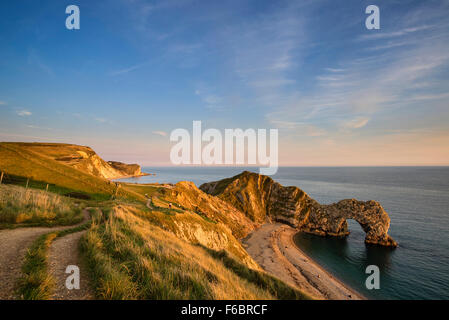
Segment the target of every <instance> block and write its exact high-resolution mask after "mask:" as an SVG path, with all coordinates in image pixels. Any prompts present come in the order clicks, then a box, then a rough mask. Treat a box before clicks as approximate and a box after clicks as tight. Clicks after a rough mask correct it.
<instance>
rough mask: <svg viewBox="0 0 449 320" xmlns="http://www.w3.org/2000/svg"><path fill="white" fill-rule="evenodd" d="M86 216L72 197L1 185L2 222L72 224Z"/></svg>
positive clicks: (0, 218) (0, 208)
mask: <svg viewBox="0 0 449 320" xmlns="http://www.w3.org/2000/svg"><path fill="white" fill-rule="evenodd" d="M81 220H82V215H81V213H80V209H79V208H76V207H74V205H73V203H72V202H71V200H70V199H68V198H64V197H61V196H59V195H56V194H52V193H49V192H45V191H41V190H33V189H25V188H23V187H19V186H13V185H4V184H1V185H0V225H6V224H9V225H14V224H33V225H68V224H74V223H76V222H79V221H81Z"/></svg>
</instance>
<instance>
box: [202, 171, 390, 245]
mask: <svg viewBox="0 0 449 320" xmlns="http://www.w3.org/2000/svg"><path fill="white" fill-rule="evenodd" d="M200 189H201V190H203V191H204V192H206V193H209V194H211V195H214V196H217V197H219V198H220V199H222V200H224V201H226V202H228V203H230V204H232V205H233V206H234V207H235V208H237V209H238V210H240V211H242V212H244V213H245V214H246V215H247V216H248V217H249V218H250V219H251V220H252V221H254V222H256V223H262V222H264V221H273V220H274V221H279V222H283V223H286V224H289V225H291V226H294V227H296V228H298V229H299V230H301V231H304V232H308V233H313V234H317V235H321V236H336V237H344V236H347V235H348V234H349V231H348V225H347V219H354V220H356V221H357V222H358V223H359V224H360V225H361V227H362V228H363V230H364V231H365V233H366V237H365V242H366V243H370V244H377V245H382V246H388V247H396V246H397V243H396V241H394V240H393V239H392V238H391V237H390V236H389V235H388V229H389V227H390V218H389V216H388V214H387V212H385V210H384V209H383V208H382V206H381V205H380V203H378V202H376V201H373V200H370V201H358V200H355V199H346V200H342V201H339V202H338V203H334V204H330V205H321V204H319V203H318V202H317V201H315V200H314V199H312V198H311V197H310V196H309V195H307V194H306V193H305V192H304V191H302V190H301V189H299V188H297V187H284V186H282V185H280V184H279V183H277V182H275V181H274V180H273V179H271V178H270V177H268V176H263V175H259V174H256V173H252V172H248V171H245V172H243V173H241V174H239V175H237V176H235V177H232V178H228V179H224V180H220V181H216V182H210V183H205V184H203V185H201V186H200Z"/></svg>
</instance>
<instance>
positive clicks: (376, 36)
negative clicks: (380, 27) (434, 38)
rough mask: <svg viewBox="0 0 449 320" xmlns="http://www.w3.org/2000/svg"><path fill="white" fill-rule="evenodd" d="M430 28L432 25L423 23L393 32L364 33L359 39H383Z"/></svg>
mask: <svg viewBox="0 0 449 320" xmlns="http://www.w3.org/2000/svg"><path fill="white" fill-rule="evenodd" d="M430 28H432V26H429V25H423V26H418V27H413V28H405V29H402V30H399V31H395V32H385V33H384V32H382V33H375V34H365V35H362V36H361V37H360V38H359V39H360V40H375V39H385V38H396V37H401V36H405V35H409V34H412V33H415V32H418V31H423V30H427V29H430Z"/></svg>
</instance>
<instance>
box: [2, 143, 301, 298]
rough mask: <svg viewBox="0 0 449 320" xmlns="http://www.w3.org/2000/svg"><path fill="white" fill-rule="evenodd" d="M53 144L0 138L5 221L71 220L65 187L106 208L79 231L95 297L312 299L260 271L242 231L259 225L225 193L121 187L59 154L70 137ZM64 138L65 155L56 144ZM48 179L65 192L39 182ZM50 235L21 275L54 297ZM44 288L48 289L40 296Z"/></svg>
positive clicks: (29, 286)
mask: <svg viewBox="0 0 449 320" xmlns="http://www.w3.org/2000/svg"><path fill="white" fill-rule="evenodd" d="M47 145H48V144H42V146H41V144H33V146H30V144H21V143H0V171H2V172H4V173H5V176H4V180H3V184H2V185H0V209H1V210H0V211H1V214H0V224H1V223H4V224H10V225H13V224H17V223H29V224H30V225H32V223H35V225H39V224H48V225H55V224H70V223H71V222H74V221H76V219H80V218H81V217H80V215H79V209H78V210H77V209H76V208H74V207H73V203H74V200H71V199H69V198H68V197H63V196H60V195H65V196H70V197H78V198H83V197H84V196H85V197H87V198H86V199H87V200H82V201H80V200H77V202H83V203H84V202H85V203H86V205H88V206H89V207H96V208H99V209H101V210H98V211H95V212H94V214H93V218H92V224H89V225H88V226H86V228H89V230H88V232H87V233H86V235H85V236H84V238H83V239H82V252H83V255H84V256H85V258H86V260H87V261H88V264H89V267H90V271H91V277H90V278H91V279H92V281H93V283H92V284H93V288H94V289H95V293H96V296H97V297H98V298H101V299H278V298H279V299H305V298H308V297H307V296H306V295H304V294H303V293H302V292H300V291H298V290H296V289H294V288H292V287H290V286H289V285H287V284H285V283H283V282H282V281H280V280H278V279H275V278H273V277H271V276H269V275H267V274H266V273H264V272H263V271H261V268H260V267H259V266H258V265H257V263H256V262H255V261H254V260H253V259H252V258H251V257H250V256H249V255H248V253H247V252H246V250H245V249H244V248H243V246H242V244H241V243H240V242H239V240H238V239H240V238H242V237H244V236H246V235H247V234H248V233H249V232H251V231H252V230H254V228H255V227H257V224H255V223H254V222H252V221H251V220H250V219H249V218H248V217H246V216H245V214H244V213H242V212H241V211H239V210H237V209H236V208H235V207H233V206H231V205H230V204H228V203H226V202H225V201H223V200H221V199H219V198H218V197H213V196H210V195H208V194H206V193H204V192H202V191H201V190H199V189H198V188H197V187H196V186H195V185H194V184H193V183H190V182H180V183H178V184H176V185H158V184H154V185H135V184H127V183H121V184H118V185H119V188H117V185H116V184H115V183H112V182H110V181H108V180H106V179H103V178H99V177H97V176H95V175H92V174H89V173H86V172H84V171H83V170H79V169H77V168H74V167H73V166H70V165H67V164H65V163H63V162H61V161H58V160H55V157H56V158H57V157H59V156H61V154H67V150H64V149H65V148H69V149H70V148H73V146H72V145H51V147H50V148H48V147H47ZM57 147H60V148H62V149H63V150H62V151H61V154H58V153H55V152H57V150H56V149H57ZM55 148H56V149H55ZM75 149H76V148H75ZM45 150H52V151H51V154H45ZM5 183H7V185H5ZM11 183H14V184H19V185H22V186H12V185H11ZM47 184H49V190H50V191H54V192H55V193H57V194H59V195H56V194H52V193H51V192H47V191H42V190H36V189H46V188H47ZM24 185H27V186H28V188H23V186H24ZM54 236H55V235H54V234H53V235H51V237H53V238H54ZM61 236H63V235H61ZM49 237H50V234H49V235H44V236H42V237H41V238H39V239H38V240H37V242H36V243H35V244H33V248H31V249H32V250H31V251H29V252H31V253H32V254H31V255H29V256H28V258H27V260H26V263H25V266H24V267H23V270H26V272H25V277H24V278H23V279H25V280H23V279H22V282H21V283H20V284H19V285H21V288H22V289H23V290H25V291H24V292H27V294H26V295H24V297H29V298H33V297H48V296H50V287H51V286H49V285H48V283H47V279H48V274H47V268H46V254H45V252H46V251H47V250H48V247H49V245H50V243H51V240H52V239H53V238H49ZM74 250H76V248H75V249H74ZM36 261H37V262H38V263H36ZM37 274H38V275H39V276H38V277H35V275H37ZM30 281H31V282H30ZM41 289H42V290H44V291H43V292H44V293H45V294H37V295H36V294H35V293H36V292H41Z"/></svg>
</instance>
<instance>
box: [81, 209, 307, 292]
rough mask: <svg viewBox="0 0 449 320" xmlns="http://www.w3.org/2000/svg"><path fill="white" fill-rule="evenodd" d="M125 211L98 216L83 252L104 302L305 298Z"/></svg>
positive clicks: (220, 253)
mask: <svg viewBox="0 0 449 320" xmlns="http://www.w3.org/2000/svg"><path fill="white" fill-rule="evenodd" d="M152 221H153V222H150V221H149V220H148V219H145V218H141V217H139V216H137V215H136V214H135V213H134V212H132V211H130V210H128V209H125V208H123V207H122V208H120V207H119V208H117V207H115V208H113V209H112V210H110V211H109V212H103V215H98V214H97V215H95V216H94V220H93V225H92V227H91V229H90V230H89V231H88V234H87V236H86V237H85V238H84V240H83V243H82V248H83V251H84V253H85V255H86V256H87V258H88V263H89V266H90V269H91V271H92V278H93V279H94V286H95V288H96V295H97V297H99V298H103V299H277V298H282V299H306V298H308V297H307V296H306V295H304V294H302V293H301V292H300V291H298V290H296V289H293V288H292V287H290V286H288V285H286V284H285V283H283V282H281V281H280V280H277V279H275V278H273V277H271V276H268V275H267V274H265V273H263V272H260V271H256V270H253V269H250V268H248V267H247V266H246V265H244V264H242V263H241V262H239V261H238V260H236V259H234V258H232V257H231V256H229V255H228V254H227V253H226V251H224V250H221V251H217V250H213V249H207V248H205V247H203V246H200V245H194V244H191V243H189V242H186V241H183V240H182V239H180V238H179V237H177V236H176V235H175V234H174V233H172V232H168V231H166V230H163V229H162V228H160V227H159V226H157V225H155V221H154V220H152Z"/></svg>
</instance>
